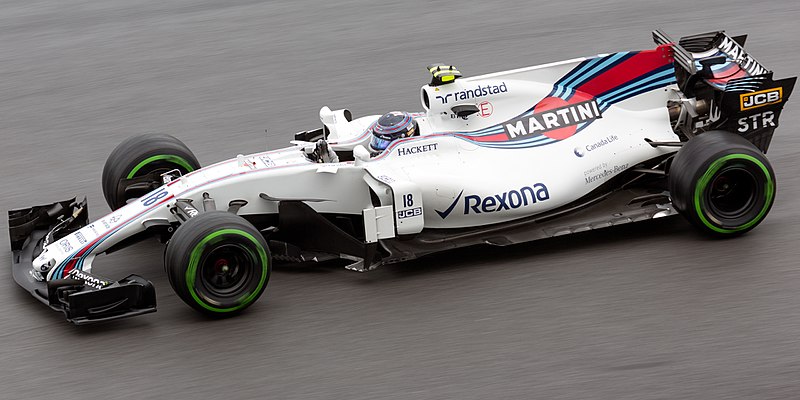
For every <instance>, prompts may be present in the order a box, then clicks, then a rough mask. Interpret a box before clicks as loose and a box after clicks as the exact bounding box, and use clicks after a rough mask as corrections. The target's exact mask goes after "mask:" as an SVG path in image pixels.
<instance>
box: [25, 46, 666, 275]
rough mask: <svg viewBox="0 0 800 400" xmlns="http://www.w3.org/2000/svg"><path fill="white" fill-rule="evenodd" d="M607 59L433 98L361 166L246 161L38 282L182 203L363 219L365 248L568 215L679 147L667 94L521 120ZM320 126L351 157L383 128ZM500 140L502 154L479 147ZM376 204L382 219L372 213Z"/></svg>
mask: <svg viewBox="0 0 800 400" xmlns="http://www.w3.org/2000/svg"><path fill="white" fill-rule="evenodd" d="M617 54H622V53H617ZM609 57H610V56H609V55H600V56H598V57H596V58H581V59H574V60H569V61H565V62H561V63H554V64H547V65H542V66H536V67H530V68H524V69H517V70H511V71H506V72H500V73H494V74H489V75H484V76H477V77H472V78H464V79H459V80H456V81H455V82H454V83H452V84H449V85H444V86H437V87H431V86H429V85H425V86H424V87H422V89H421V93H422V97H423V105H424V107H425V112H424V113H418V114H414V115H415V120H416V122H417V123H418V126H419V131H420V135H419V136H415V137H411V138H407V139H402V140H398V141H396V142H394V143H392V145H391V146H390V147H389V148H387V149H386V150H385V151H384V152H382V153H381V154H378V155H375V156H374V157H371V158H366V157H363V156H362V157H359V156H358V154H359V151H358V150H356V151H355V153H356V154H357V156H356V159H355V161H350V162H339V163H327V164H320V163H315V162H312V161H311V160H309V158H308V157H307V156H306V153H305V152H304V151H303V149H304V148H305V147H308V145H309V144H310V143H307V142H293V143H294V147H288V148H284V149H279V150H273V151H266V152H261V153H256V154H251V155H244V156H242V155H240V156H238V157H236V158H233V159H230V160H227V161H223V162H220V163H217V164H214V165H211V166H209V167H205V168H202V169H201V170H198V171H195V172H192V173H189V174H187V175H186V176H183V177H180V178H178V179H175V180H173V181H171V182H169V183H167V184H165V185H164V186H162V187H161V188H159V189H157V190H155V191H153V192H151V193H150V194H148V195H146V196H144V197H142V198H140V199H137V200H134V201H132V202H131V203H129V204H128V205H127V206H125V207H123V208H121V209H119V210H116V211H114V212H112V213H110V214H108V215H106V216H104V217H102V218H100V219H99V220H97V221H95V222H94V223H92V224H89V225H87V226H85V227H83V228H81V229H80V230H78V231H76V232H74V233H71V234H69V235H68V236H66V237H64V238H61V239H60V240H58V241H56V242H54V243H50V244H49V245H47V246H46V247H45V248H44V251H43V252H42V253H41V254H40V255H39V256H38V257H37V258H36V260H35V261H34V270H35V271H38V272H39V273H41V274H47V277H46V279H47V280H51V279H55V278H58V277H63V276H64V274H65V269H66V270H69V269H71V268H70V264H71V263H69V261H70V260H77V261H76V262H75V263H72V264H73V265H72V268H75V269H79V270H82V271H86V272H89V271H91V261H92V260H93V258H94V255H96V254H100V253H103V252H104V251H106V250H107V249H108V248H110V247H111V246H113V245H115V244H117V243H118V242H119V241H120V240H122V239H124V238H127V237H130V236H132V235H134V234H136V233H138V232H141V231H144V230H145V229H146V228H147V227H148V226H151V225H153V224H168V223H172V222H179V220H178V219H177V218H178V217H177V215H176V213H174V212H173V211H171V210H173V209H174V207H175V203H176V201H177V200H178V199H188V200H192V203H193V204H194V205H199V204H202V203H203V197H204V194H206V195H207V196H210V197H211V198H213V199H214V200H215V202H216V203H217V204H221V205H224V204H228V203H229V202H231V201H234V200H244V201H246V202H247V205H246V206H244V207H242V208H241V210H240V211H239V212H238V213H239V215H242V216H247V215H252V214H258V215H261V214H275V213H277V212H278V204H279V202H280V201H281V200H283V201H286V200H300V201H304V202H306V203H307V204H308V205H309V206H310V207H311V208H313V209H314V210H315V211H316V212H318V213H320V214H348V215H361V216H363V218H364V225H365V241H366V242H367V243H370V242H375V241H378V240H381V239H390V238H394V237H396V236H403V235H413V234H417V233H420V232H422V231H423V230H425V229H431V228H432V229H447V228H466V227H476V226H483V225H490V224H497V223H501V222H507V221H511V220H516V219H520V218H525V217H529V216H532V215H537V214H541V213H543V212H546V211H550V210H553V209H556V208H558V207H562V206H564V205H566V204H569V203H571V202H574V201H576V200H577V199H580V198H581V197H583V196H585V195H587V194H588V193H590V192H592V191H593V190H595V189H597V188H598V187H599V186H600V185H602V184H603V183H604V182H606V181H608V180H609V179H611V178H613V177H614V176H616V175H618V174H619V173H621V172H623V171H625V170H627V169H629V168H631V167H632V166H635V165H637V164H639V163H641V162H643V161H645V160H650V159H655V158H658V157H660V156H663V155H666V154H669V153H670V152H674V151H675V150H674V149H670V148H664V147H653V146H651V145H649V144H648V142H647V141H646V140H645V139H647V140H651V141H657V142H669V141H677V140H678V138H677V136H676V134H675V133H674V132H673V129H672V127H671V125H670V119H669V115H668V111H667V109H666V107H665V104H666V103H667V101H668V100H670V99H674V98H678V97H679V95H678V94H677V93H676V88H675V86H674V84H671V82H668V81H664V83H663V84H660V85H658V86H657V87H656V88H655V89H653V90H647V91H645V92H643V93H640V94H637V95H634V96H632V97H630V98H627V99H625V100H623V101H619V102H616V103H611V104H607V105H606V106H605V107H603V109H602V111H600V110H601V108H600V107H598V103H599V102H600V101H599V100H598V99H591V100H590V101H589V102H584V103H583V104H580V103H578V105H577V106H569V105H568V104H567V105H565V106H562V108H560V109H558V110H557V111H555V112H552V113H551V114H550V115H547V116H544V115H543V114H542V113H539V114H537V115H538V116H535V117H533V116H532V115H533V114H536V113H535V112H534V113H533V114H530V115H529V116H528V119H527V120H525V118H524V114H525V113H526V111H527V110H530V109H531V108H532V107H533V106H534V105H536V104H541V103H542V102H543V101H544V100H545V99H546V98H548V96H550V97H551V98H553V97H552V92H553V91H554V90H557V89H558V88H557V87H556V88H555V89H554V85H553V82H555V81H557V80H558V79H559V78H561V77H563V76H564V75H566V74H567V73H569V72H570V71H574V70H575V69H576V67H578V66H580V65H582V64H586V63H587V62H591V61H592V60H597V59H603V58H609ZM484 88H485V89H484ZM567 90H568V89H567ZM425 98H427V101H426V100H425ZM462 104H467V105H475V106H477V107H478V109H479V110H480V111H479V112H477V113H474V114H472V115H469V116H466V117H458V116H456V114H455V113H454V112H453V111H452V108H453V107H454V106H457V105H462ZM564 107H566V108H564ZM545 113H546V111H545ZM521 115H523V117H521V118H518V120H516V121H515V120H514V119H515V118H517V117H518V116H521ZM320 118H321V120H322V122H323V124H324V125H325V126H326V128H327V130H328V131H329V132H330V133H329V135H328V136H327V140H328V141H329V143H330V147H331V148H332V149H334V150H336V151H337V152H348V151H354V150H355V149H356V148H357V147H359V146H368V143H369V140H370V139H371V135H370V129H369V128H370V126H371V125H372V123H373V122H374V121H375V120H376V119H377V118H378V116H368V117H363V118H359V119H356V120H353V121H349V120H348V118H346V117H345V111H344V110H338V111H330V110H329V109H328V108H327V107H323V109H322V110H321V112H320ZM532 121H533V122H532ZM584 125H585V126H584ZM493 127H494V128H493ZM578 128H582V129H580V130H579V131H578V132H576V133H575V132H570V131H567V132H566V135H568V136H566V137H563V138H561V137H559V136H558V135H550V136H547V135H546V134H545V135H539V136H538V137H536V138H534V139H535V140H528V141H527V142H526V139H527V138H525V137H524V136H526V135H531V136H532V135H533V134H534V133H535V131H536V130H537V129H538V130H541V131H544V132H545V133H547V132H556V131H559V130H561V131H562V132H561V135H564V134H565V133H564V132H563V131H564V130H569V129H572V130H576V129H578ZM492 129H494V133H493V132H492ZM487 130H488V132H487ZM509 132H512V133H513V134H509ZM498 133H499V134H501V135H503V134H504V135H506V138H507V140H505V141H485V142H481V141H476V140H474V138H480V137H486V136H490V135H492V134H495V135H497V134H498ZM481 135H483V136H481ZM510 136H513V137H512V138H509V137H510ZM551 136H552V137H551ZM520 138H522V140H519V139H520ZM512 139H517V140H512ZM360 154H363V151H362V152H361V153H360ZM370 191H372V192H374V193H375V195H376V196H377V197H378V198H379V199H380V205H375V204H373V201H372V200H371V197H370ZM665 211H666V212H665V214H669V213H670V212H669V210H665ZM309 234H310V235H311V234H313V232H309ZM42 278H44V277H43V276H42V277H37V279H42Z"/></svg>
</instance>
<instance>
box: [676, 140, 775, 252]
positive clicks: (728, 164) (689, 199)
mask: <svg viewBox="0 0 800 400" xmlns="http://www.w3.org/2000/svg"><path fill="white" fill-rule="evenodd" d="M668 185H669V191H670V195H671V197H672V203H673V205H674V206H675V208H676V209H677V210H678V211H679V212H680V213H681V214H682V215H683V216H684V217H686V219H688V220H689V222H691V223H692V224H693V225H694V226H695V227H697V228H698V229H699V230H700V231H702V232H704V233H707V234H710V235H713V236H723V237H724V236H736V235H740V234H742V233H745V232H747V231H749V230H751V229H753V228H755V227H756V226H757V225H758V224H759V223H761V221H763V220H764V218H765V217H766V216H767V214H768V213H769V210H770V208H771V207H772V204H773V202H774V201H775V190H776V184H775V172H774V171H773V170H772V166H771V165H770V163H769V161H768V160H767V158H766V156H765V155H764V153H762V152H761V151H760V150H759V149H758V148H756V147H755V146H754V145H753V144H751V143H750V142H748V141H747V140H745V139H744V138H742V137H741V136H739V135H736V134H733V133H730V132H724V131H711V132H706V133H702V134H700V135H698V136H696V137H694V138H692V139H690V140H689V141H688V142H687V143H686V144H685V145H684V146H683V147H682V148H681V149H680V151H678V154H677V155H676V156H675V158H674V160H673V162H672V165H671V166H670V169H669V179H668Z"/></svg>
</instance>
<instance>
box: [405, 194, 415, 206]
mask: <svg viewBox="0 0 800 400" xmlns="http://www.w3.org/2000/svg"><path fill="white" fill-rule="evenodd" d="M413 205H414V196H413V195H412V194H411V193H409V194H407V195H404V196H403V208H407V207H411V206H413Z"/></svg>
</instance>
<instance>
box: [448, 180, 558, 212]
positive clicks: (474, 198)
mask: <svg viewBox="0 0 800 400" xmlns="http://www.w3.org/2000/svg"><path fill="white" fill-rule="evenodd" d="M549 199H550V192H548V191H547V186H545V185H544V183H535V184H533V185H532V186H523V187H522V188H520V189H519V190H510V191H508V192H503V193H500V194H495V195H491V196H486V197H481V196H479V195H477V194H471V195H468V196H464V215H468V214H470V213H474V214H480V213H490V212H498V211H503V210H512V209H517V208H520V207H525V206H527V205H529V204H535V203H537V202H540V201H545V200H549Z"/></svg>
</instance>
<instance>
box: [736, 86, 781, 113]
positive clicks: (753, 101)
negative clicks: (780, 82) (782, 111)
mask: <svg viewBox="0 0 800 400" xmlns="http://www.w3.org/2000/svg"><path fill="white" fill-rule="evenodd" d="M781 100H783V88H782V87H777V88H772V89H766V90H761V91H758V92H753V93H743V94H740V95H739V104H740V105H741V107H740V109H741V110H742V111H746V110H751V109H753V108H758V107H763V106H768V105H770V104H775V103H780V102H781Z"/></svg>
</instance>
